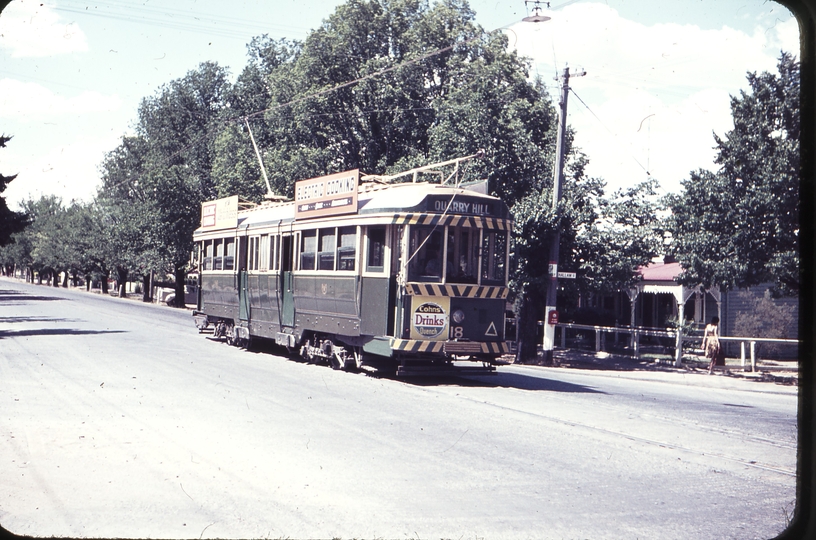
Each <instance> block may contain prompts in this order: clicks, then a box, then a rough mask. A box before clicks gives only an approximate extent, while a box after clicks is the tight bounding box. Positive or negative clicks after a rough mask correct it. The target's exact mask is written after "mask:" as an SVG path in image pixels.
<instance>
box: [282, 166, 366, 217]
mask: <svg viewBox="0 0 816 540" xmlns="http://www.w3.org/2000/svg"><path fill="white" fill-rule="evenodd" d="M359 183H360V171H359V169H354V170H353V171H346V172H342V173H336V174H330V175H328V176H320V177H318V178H310V179H308V180H299V181H298V182H295V219H308V218H313V217H322V216H334V215H339V214H352V213H355V212H357V185H358V184H359Z"/></svg>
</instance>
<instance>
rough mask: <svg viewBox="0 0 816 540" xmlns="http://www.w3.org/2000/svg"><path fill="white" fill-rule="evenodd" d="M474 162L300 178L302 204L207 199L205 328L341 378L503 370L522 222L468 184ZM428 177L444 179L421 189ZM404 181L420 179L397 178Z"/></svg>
mask: <svg viewBox="0 0 816 540" xmlns="http://www.w3.org/2000/svg"><path fill="white" fill-rule="evenodd" d="M473 157H475V156H467V157H465V158H458V159H455V160H451V161H447V162H443V163H438V164H433V165H428V166H425V167H420V168H417V169H412V170H410V171H406V172H404V173H400V174H397V175H392V176H388V177H384V176H364V175H361V174H360V172H359V171H358V170H352V171H347V172H343V173H337V174H332V175H328V176H323V177H319V178H312V179H308V180H302V181H298V182H296V184H295V199H294V201H288V202H283V201H278V202H271V201H266V202H264V203H262V204H260V205H241V204H240V203H239V199H238V197H236V196H233V197H229V198H225V199H219V200H216V201H209V202H205V203H203V205H202V218H201V226H200V227H199V228H198V229H197V230H196V231H195V233H194V241H195V245H196V251H195V255H194V256H195V258H196V265H197V267H198V268H199V288H198V298H197V308H196V310H195V311H194V312H193V315H194V317H195V321H196V325H197V326H198V328H199V330H200V331H202V332H206V331H212V332H213V333H214V335H215V337H220V338H224V339H226V341H227V342H228V343H230V344H234V345H238V346H248V345H249V343H250V341H251V340H253V339H256V338H262V339H267V340H273V341H274V342H275V343H277V344H278V345H281V346H283V347H286V348H287V350H288V351H289V352H290V353H292V354H295V355H297V356H298V357H299V358H301V359H303V360H305V361H308V362H317V363H327V364H329V365H331V366H332V367H334V368H336V369H346V370H359V369H361V368H362V367H363V366H364V365H368V366H372V367H374V368H376V369H378V370H384V371H386V372H389V373H395V374H396V375H398V376H409V375H422V374H450V373H457V374H462V373H491V372H494V371H495V366H496V365H498V364H501V363H502V362H501V356H502V355H504V354H507V353H508V345H507V343H506V342H505V336H504V329H505V311H506V299H507V294H508V288H507V279H508V275H507V271H508V262H509V232H510V228H511V225H512V218H511V216H510V213H509V211H508V208H507V206H506V205H505V204H504V203H503V202H502V201H501V200H500V199H499V198H496V197H492V196H490V195H487V194H486V193H484V191H486V190H485V189H484V188H483V187H482V189H481V190H480V189H479V184H477V185H476V186H475V187H474V186H472V185H471V186H468V185H465V184H461V183H459V180H458V176H459V163H460V161H463V160H466V159H470V158H473ZM450 165H453V166H454V167H455V170H454V173H451V174H450V175H449V176H448V177H447V178H445V176H444V174H442V172H441V171H440V169H441V168H443V166H450ZM429 173H437V174H439V175H441V177H440V180H439V181H437V182H428V181H421V180H422V178H425V176H424V175H427V174H429ZM420 175H423V176H420ZM404 176H413V181H403V182H400V183H395V182H393V181H394V180H395V179H396V178H399V177H404ZM481 185H482V186H484V184H483V183H482V184H481ZM480 191H481V192H480Z"/></svg>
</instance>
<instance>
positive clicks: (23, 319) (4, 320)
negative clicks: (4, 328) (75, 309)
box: [0, 317, 80, 324]
mask: <svg viewBox="0 0 816 540" xmlns="http://www.w3.org/2000/svg"><path fill="white" fill-rule="evenodd" d="M79 320H80V319H64V318H61V317H0V324H3V323H6V324H15V323H28V322H78V321H79Z"/></svg>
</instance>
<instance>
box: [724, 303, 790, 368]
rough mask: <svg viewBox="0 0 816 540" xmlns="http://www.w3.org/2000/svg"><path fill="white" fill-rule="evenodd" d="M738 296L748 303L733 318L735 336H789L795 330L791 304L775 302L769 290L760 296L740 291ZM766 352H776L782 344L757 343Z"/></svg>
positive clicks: (780, 348)
mask: <svg viewBox="0 0 816 540" xmlns="http://www.w3.org/2000/svg"><path fill="white" fill-rule="evenodd" d="M738 296H739V297H740V299H741V300H742V301H744V302H745V303H746V304H747V305H748V309H744V310H741V311H740V312H739V313H738V314H737V316H736V318H735V319H734V333H735V334H736V335H737V336H744V337H761V338H778V339H779V338H782V339H784V338H791V337H796V335H795V334H794V335H793V336H791V335H790V332H791V331H792V330H793V331H794V332H795V331H796V313H795V309H794V307H793V306H792V305H789V304H783V303H780V302H775V301H774V299H773V298H772V296H771V293H770V291H765V294H764V295H763V296H762V297H761V298H760V297H757V296H755V295H753V294H752V293H751V292H750V291H740V292H739V293H738ZM757 345H758V346H760V347H761V348H762V350H763V351H764V352H765V353H766V354H770V355H773V354H777V353H779V352H781V351H782V347H784V345H778V344H773V343H761V344H757Z"/></svg>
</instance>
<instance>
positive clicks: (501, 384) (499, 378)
mask: <svg viewBox="0 0 816 540" xmlns="http://www.w3.org/2000/svg"><path fill="white" fill-rule="evenodd" d="M400 380H401V381H402V382H405V383H407V384H411V385H414V386H467V387H481V388H517V389H519V390H535V391H544V392H566V393H589V394H604V393H605V392H601V391H600V390H596V389H594V388H592V387H591V386H585V385H583V384H575V383H569V382H564V381H556V380H553V379H547V378H544V377H533V376H529V375H523V374H520V373H502V372H498V373H497V374H495V375H486V376H483V377H481V376H469V377H422V378H415V379H411V378H406V379H400Z"/></svg>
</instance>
